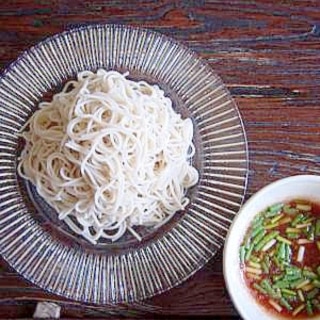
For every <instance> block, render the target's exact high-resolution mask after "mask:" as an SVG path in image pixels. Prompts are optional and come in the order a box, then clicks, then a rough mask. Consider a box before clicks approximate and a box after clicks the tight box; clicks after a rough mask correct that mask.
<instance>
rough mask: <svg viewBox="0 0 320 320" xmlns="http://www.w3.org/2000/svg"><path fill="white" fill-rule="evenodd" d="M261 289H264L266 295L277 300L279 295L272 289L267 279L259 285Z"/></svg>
mask: <svg viewBox="0 0 320 320" xmlns="http://www.w3.org/2000/svg"><path fill="white" fill-rule="evenodd" d="M260 285H261V287H262V288H263V289H265V290H266V291H267V293H268V295H269V296H270V297H272V298H279V294H278V293H277V292H276V291H275V290H274V289H273V288H272V286H271V283H270V281H269V280H268V279H263V280H262V281H261V283H260Z"/></svg>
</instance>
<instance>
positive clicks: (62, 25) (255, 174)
mask: <svg viewBox="0 0 320 320" xmlns="http://www.w3.org/2000/svg"><path fill="white" fill-rule="evenodd" d="M293 3H294V4H293ZM89 23H119V24H131V25H139V26H144V27H147V28H151V29H154V30H157V31H160V32H162V33H164V34H167V35H169V36H172V37H174V38H176V39H177V40H179V41H181V42H183V43H185V44H187V45H188V46H189V47H190V48H191V49H193V50H194V51H196V52H197V53H198V54H199V55H200V56H201V57H203V58H204V59H207V61H208V62H209V63H210V65H211V66H212V68H213V69H214V70H215V71H216V72H217V73H218V74H219V75H220V76H221V77H222V79H223V81H224V83H225V84H226V85H227V87H228V88H229V90H230V91H231V93H232V95H233V96H234V98H235V100H236V102H237V104H238V106H239V109H240V112H241V114H242V117H243V119H244V124H245V128H246V132H247V136H248V143H249V150H250V172H249V183H248V189H247V193H246V198H248V197H250V196H251V195H252V194H253V193H254V192H255V191H257V190H258V189H259V188H261V187H262V186H264V185H265V184H267V183H269V182H271V181H273V180H277V179H279V178H282V177H285V176H289V175H294V174H307V173H308V174H319V173H320V2H319V0H303V1H289V0H284V1H266V0H264V1H245V0H237V1H222V0H211V1H201V0H199V1H195V0H194V1H169V0H161V1H150V0H140V1H124V0H115V1H102V0H100V1H86V0H83V1H72V0H69V1H65V0H64V1H57V0H50V1H48V0H37V1H31V0H15V1H2V2H1V8H0V68H1V70H3V69H4V68H5V67H6V66H8V65H9V64H10V62H12V61H14V60H15V59H16V58H17V57H18V55H19V54H21V52H22V51H23V50H25V49H27V48H28V47H30V46H32V45H34V44H36V43H37V42H39V41H40V40H43V39H44V38H45V37H47V36H50V35H52V34H55V33H58V32H61V31H63V30H65V29H68V28H71V27H73V26H78V25H81V24H89ZM41 300H52V301H56V302H58V303H60V304H61V306H62V314H61V317H62V318H88V317H90V318H99V317H100V318H102V317H104V316H107V315H111V314H115V317H117V315H118V316H119V315H127V316H130V317H132V318H134V317H143V318H148V317H149V318H154V317H155V316H164V317H165V318H168V317H169V316H172V317H174V318H176V316H178V315H179V316H211V318H214V319H218V318H224V319H239V315H238V314H237V312H236V310H235V309H234V308H233V306H232V303H231V301H230V299H229V297H228V293H227V291H226V288H225V284H224V280H223V275H222V251H220V252H219V254H218V255H217V256H216V257H215V258H214V259H212V260H211V261H210V262H209V263H208V264H207V265H206V266H205V267H204V268H203V269H202V270H201V271H199V272H198V273H196V274H195V275H194V276H193V277H192V278H190V279H189V280H188V281H186V282H185V283H183V284H181V285H180V286H179V287H177V288H175V289H172V290H170V291H169V292H166V293H164V294H162V295H159V296H156V297H154V298H153V299H150V300H148V301H144V302H143V303H139V304H136V305H133V306H130V307H126V306H120V307H118V308H113V307H109V308H103V307H92V306H85V305H81V304H79V303H76V302H72V301H68V300H65V299H62V298H61V297H58V296H54V295H51V294H48V293H46V292H44V291H42V290H41V289H39V288H37V287H36V286H34V285H32V284H31V283H29V282H27V281H25V280H24V279H23V278H22V277H21V276H19V275H18V274H17V273H16V272H14V271H13V270H12V269H11V268H10V267H9V266H8V265H7V264H6V263H5V262H4V261H3V260H1V261H0V318H6V319H7V318H27V317H31V316H32V314H33V311H34V308H35V305H36V302H37V301H41Z"/></svg>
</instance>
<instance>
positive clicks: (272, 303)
mask: <svg viewBox="0 0 320 320" xmlns="http://www.w3.org/2000/svg"><path fill="white" fill-rule="evenodd" d="M269 303H270V304H271V305H272V306H273V307H274V308H275V309H276V310H277V311H278V312H281V311H282V307H281V306H280V305H279V304H278V303H277V302H275V301H274V300H271V299H269Z"/></svg>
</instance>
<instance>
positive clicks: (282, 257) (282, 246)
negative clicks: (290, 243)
mask: <svg viewBox="0 0 320 320" xmlns="http://www.w3.org/2000/svg"><path fill="white" fill-rule="evenodd" d="M277 258H278V259H279V261H281V260H282V261H283V260H285V258H286V244H285V243H283V242H281V243H280V245H279V247H278V251H277Z"/></svg>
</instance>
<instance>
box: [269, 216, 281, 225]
mask: <svg viewBox="0 0 320 320" xmlns="http://www.w3.org/2000/svg"><path fill="white" fill-rule="evenodd" d="M282 217H283V213H281V214H279V215H278V216H277V217H274V218H273V219H271V221H270V223H271V224H273V223H276V222H277V221H278V220H280V219H281V218H282Z"/></svg>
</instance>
